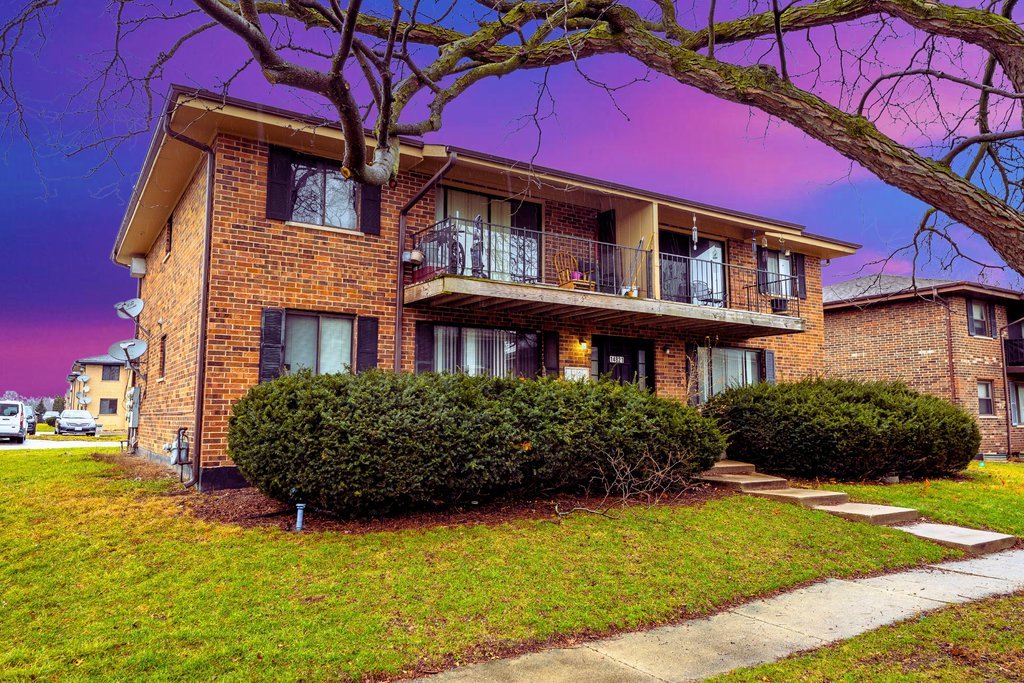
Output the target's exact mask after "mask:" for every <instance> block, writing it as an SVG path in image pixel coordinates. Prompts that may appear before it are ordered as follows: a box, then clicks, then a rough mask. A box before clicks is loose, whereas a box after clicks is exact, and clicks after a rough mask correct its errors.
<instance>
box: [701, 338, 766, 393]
mask: <svg viewBox="0 0 1024 683" xmlns="http://www.w3.org/2000/svg"><path fill="white" fill-rule="evenodd" d="M761 354H762V352H761V351H758V350H747V349H722V348H717V349H716V348H710V349H709V348H706V347H698V348H697V390H698V394H699V395H700V399H701V401H706V400H707V399H708V398H710V397H711V396H714V395H716V394H719V393H721V392H723V391H725V390H726V389H729V388H731V387H741V386H746V385H748V384H757V383H758V382H760V381H761ZM709 389H710V391H709Z"/></svg>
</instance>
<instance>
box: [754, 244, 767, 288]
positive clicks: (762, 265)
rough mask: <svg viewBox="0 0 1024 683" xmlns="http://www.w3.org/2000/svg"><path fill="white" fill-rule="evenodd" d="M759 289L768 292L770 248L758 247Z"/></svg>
mask: <svg viewBox="0 0 1024 683" xmlns="http://www.w3.org/2000/svg"><path fill="white" fill-rule="evenodd" d="M757 291H758V292H760V293H761V294H767V293H768V250H767V249H765V248H764V247H758V248H757Z"/></svg>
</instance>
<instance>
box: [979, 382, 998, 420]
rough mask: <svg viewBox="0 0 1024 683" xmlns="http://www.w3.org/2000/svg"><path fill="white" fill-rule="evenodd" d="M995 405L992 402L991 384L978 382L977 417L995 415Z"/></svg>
mask: <svg viewBox="0 0 1024 683" xmlns="http://www.w3.org/2000/svg"><path fill="white" fill-rule="evenodd" d="M995 414H996V411H995V405H994V404H993V402H992V382H991V381H987V380H986V381H983V382H978V415H995Z"/></svg>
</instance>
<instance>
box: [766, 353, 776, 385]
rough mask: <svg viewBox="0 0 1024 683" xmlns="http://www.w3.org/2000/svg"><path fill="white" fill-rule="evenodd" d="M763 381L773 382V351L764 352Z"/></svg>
mask: <svg viewBox="0 0 1024 683" xmlns="http://www.w3.org/2000/svg"><path fill="white" fill-rule="evenodd" d="M764 381H765V382H768V384H775V352H774V351H765V352H764Z"/></svg>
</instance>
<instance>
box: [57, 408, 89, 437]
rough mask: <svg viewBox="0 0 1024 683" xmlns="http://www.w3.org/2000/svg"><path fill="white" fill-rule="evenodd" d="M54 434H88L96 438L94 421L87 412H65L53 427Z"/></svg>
mask: <svg viewBox="0 0 1024 683" xmlns="http://www.w3.org/2000/svg"><path fill="white" fill-rule="evenodd" d="M53 431H54V432H55V433H56V434H88V435H89V436H96V419H95V418H94V417H93V416H92V415H90V414H89V411H88V410H65V411H64V412H63V413H61V414H60V417H58V418H57V422H56V423H55V424H54V425H53Z"/></svg>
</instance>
